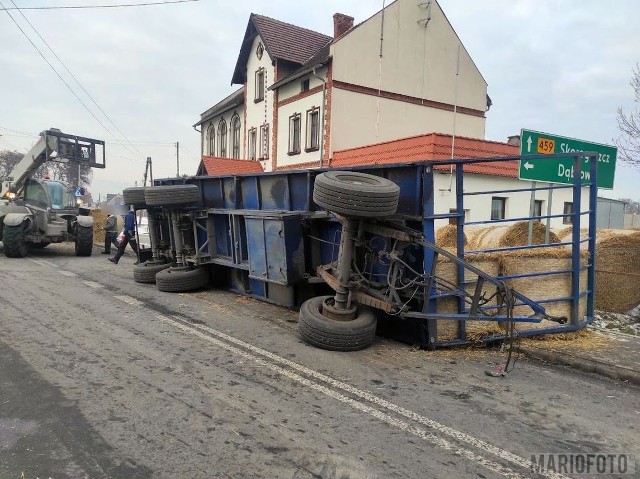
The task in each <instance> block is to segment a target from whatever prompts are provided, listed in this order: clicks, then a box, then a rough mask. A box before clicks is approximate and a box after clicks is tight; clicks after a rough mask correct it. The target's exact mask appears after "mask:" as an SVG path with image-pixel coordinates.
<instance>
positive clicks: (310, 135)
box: [305, 107, 321, 151]
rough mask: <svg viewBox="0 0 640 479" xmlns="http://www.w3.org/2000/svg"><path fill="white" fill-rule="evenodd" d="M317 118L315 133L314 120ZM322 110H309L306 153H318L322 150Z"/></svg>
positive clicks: (315, 108)
mask: <svg viewBox="0 0 640 479" xmlns="http://www.w3.org/2000/svg"><path fill="white" fill-rule="evenodd" d="M314 117H315V118H316V120H317V121H316V125H315V132H314V124H313V118H314ZM320 130H321V127H320V108H318V107H313V108H311V109H310V110H307V134H306V140H305V151H316V150H319V149H320Z"/></svg>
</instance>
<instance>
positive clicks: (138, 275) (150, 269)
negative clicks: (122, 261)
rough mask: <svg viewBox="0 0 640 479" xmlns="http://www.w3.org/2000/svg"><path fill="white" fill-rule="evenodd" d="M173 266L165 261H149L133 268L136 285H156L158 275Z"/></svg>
mask: <svg viewBox="0 0 640 479" xmlns="http://www.w3.org/2000/svg"><path fill="white" fill-rule="evenodd" d="M170 266H171V264H170V263H167V262H166V261H163V260H156V261H154V260H149V261H145V262H144V263H142V264H137V265H135V266H134V267H133V280H134V281H135V282H136V283H155V282H156V274H157V273H159V272H160V271H162V270H163V269H167V268H169V267H170Z"/></svg>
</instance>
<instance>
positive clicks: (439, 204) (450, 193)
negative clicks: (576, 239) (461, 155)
mask: <svg viewBox="0 0 640 479" xmlns="http://www.w3.org/2000/svg"><path fill="white" fill-rule="evenodd" d="M433 177H434V207H435V213H436V214H442V213H449V210H450V209H455V208H456V180H455V173H454V174H453V175H451V174H450V173H449V172H448V171H446V172H445V171H443V172H439V171H436V172H434V176H433ZM544 186H548V183H537V187H544ZM464 187H465V192H478V191H496V190H506V189H516V188H530V187H531V182H530V181H520V180H518V179H515V178H506V177H498V176H489V175H475V174H470V173H467V174H465V178H464ZM493 196H497V197H505V198H507V201H506V208H505V210H506V211H505V217H506V218H507V219H508V218H523V217H528V216H529V205H530V199H531V192H529V191H526V192H515V193H494V194H482V195H473V196H465V199H464V204H465V210H467V211H466V213H465V221H467V222H472V221H488V220H490V219H491V199H492V197H493ZM535 199H536V200H541V201H542V215H546V214H547V205H548V191H546V190H545V191H536V195H535ZM580 201H581V203H582V205H581V210H582V211H586V210H587V209H588V206H589V190H588V189H587V188H583V190H582V196H581V200H580ZM565 202H568V203H572V202H573V191H572V189H556V190H554V191H553V197H552V201H551V214H552V215H561V214H563V213H564V204H565ZM543 222H546V220H544V221H543ZM446 224H448V221H447V220H437V221H436V227H441V226H445V225H446ZM496 224H497V223H496ZM502 224H504V225H509V224H512V223H502ZM588 225H589V222H588V217H587V216H583V219H582V220H581V225H580V226H581V228H586V227H587V226H588ZM563 226H568V225H566V224H563V222H562V218H552V219H551V227H563Z"/></svg>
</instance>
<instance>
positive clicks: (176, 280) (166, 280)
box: [156, 266, 209, 293]
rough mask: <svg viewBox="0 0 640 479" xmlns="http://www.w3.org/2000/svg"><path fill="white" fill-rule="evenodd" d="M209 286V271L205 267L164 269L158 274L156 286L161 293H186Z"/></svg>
mask: <svg viewBox="0 0 640 479" xmlns="http://www.w3.org/2000/svg"><path fill="white" fill-rule="evenodd" d="M208 284H209V270H208V269H207V268H204V267H196V268H187V267H183V266H179V267H172V268H168V269H163V270H162V271H160V272H158V273H157V274H156V285H157V286H158V289H159V290H160V291H166V292H169V293H184V292H186V291H193V290H196V289H200V288H204V287H205V286H207V285H208Z"/></svg>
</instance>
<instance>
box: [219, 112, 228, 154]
mask: <svg viewBox="0 0 640 479" xmlns="http://www.w3.org/2000/svg"><path fill="white" fill-rule="evenodd" d="M228 131H229V129H228V128H227V122H226V121H225V120H224V118H223V119H222V120H220V123H218V157H219V158H226V157H227V136H228V135H227V132H228Z"/></svg>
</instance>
